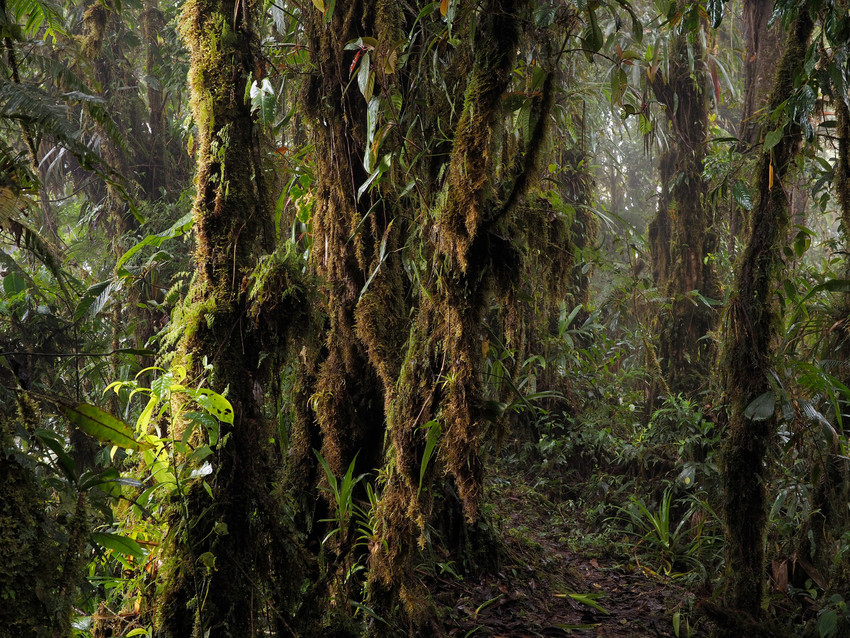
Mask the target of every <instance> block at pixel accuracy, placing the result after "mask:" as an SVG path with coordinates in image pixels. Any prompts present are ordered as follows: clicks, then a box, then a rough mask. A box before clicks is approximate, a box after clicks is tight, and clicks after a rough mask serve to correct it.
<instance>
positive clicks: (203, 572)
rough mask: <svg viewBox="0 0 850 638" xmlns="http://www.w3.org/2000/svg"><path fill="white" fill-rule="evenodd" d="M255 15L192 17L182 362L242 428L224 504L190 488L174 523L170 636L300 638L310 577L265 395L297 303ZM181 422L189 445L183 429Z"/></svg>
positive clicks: (185, 16)
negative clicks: (275, 210) (192, 143)
mask: <svg viewBox="0 0 850 638" xmlns="http://www.w3.org/2000/svg"><path fill="white" fill-rule="evenodd" d="M259 8H261V5H260V4H259V3H256V2H250V1H246V0H189V1H188V2H187V3H186V4H185V5H184V7H183V13H182V25H181V26H182V35H183V38H184V40H185V42H186V45H187V47H188V49H189V51H190V54H191V67H190V74H189V80H190V89H191V100H192V112H193V115H194V119H195V124H196V126H197V131H198V159H197V166H198V168H197V176H196V187H197V194H196V197H195V202H194V222H195V229H196V232H197V247H196V251H195V263H196V277H195V280H194V282H193V284H192V287H191V289H190V292H189V297H188V302H187V303H188V304H189V305H188V308H187V309H186V311H185V313H184V316H185V321H186V326H185V329H184V332H183V337H182V340H181V342H180V345H179V348H178V355H177V359H176V363H182V364H183V365H185V367H186V369H187V370H188V371H189V378H190V379H192V380H193V381H194V382H196V383H197V380H198V379H201V378H203V377H204V375H205V374H207V373H206V372H205V366H204V363H208V364H209V366H210V368H209V372H208V375H209V376H208V377H207V379H206V382H207V384H208V385H209V386H210V387H212V388H214V389H217V390H220V391H224V390H225V389H227V398H228V399H229V401H230V403H231V404H232V406H233V411H234V423H233V425H232V426H227V424H225V423H222V425H221V428H222V429H221V439H222V440H223V441H224V443H223V444H221V445H219V446H218V447H217V448H216V454H215V455H214V456H213V457H209V458H210V459H211V460H212V463H213V471H214V474H213V475H212V476H211V477H210V480H209V483H210V484H211V485H212V486H213V497H214V498H212V499H211V498H210V497H209V496H208V494H207V492H206V491H205V489H202V484H201V482H200V481H198V480H195V481H192V482H190V483H189V485H188V486H187V487H185V488H184V493H183V494H182V495H181V497H180V498H179V499H177V500H179V501H180V503H179V506H178V507H176V509H175V511H173V512H172V515H171V518H170V529H169V532H168V535H167V537H166V538H167V542H165V543H164V552H165V555H164V561H163V568H162V569H161V570H160V573H163V572H165V581H166V582H165V584H164V588H163V590H162V595H161V597H160V600H159V616H160V620H161V634H162V635H163V636H167V637H169V638H170V637H174V638H178V637H180V638H183V637H185V636H198V637H200V636H206V635H207V633H206V632H209V634H208V635H209V636H212V637H215V636H249V635H255V634H256V632H257V631H258V630H259V628H262V627H267V626H268V624H271V625H272V628H273V629H275V630H276V631H277V634H278V635H295V631H294V630H293V629H291V627H290V624H291V618H292V617H291V615H290V613H291V606H290V604H289V603H290V601H291V599H290V598H289V595H290V593H291V592H292V590H297V589H298V588H299V587H300V586H301V584H302V580H301V578H300V574H301V573H302V572H301V571H300V565H299V564H298V562H297V561H296V558H295V556H296V554H295V550H294V545H295V544H294V542H293V540H292V539H291V537H290V534H289V530H288V529H287V528H286V527H285V521H286V520H287V515H286V512H285V511H283V509H282V506H281V501H280V500H279V497H278V496H277V495H278V494H279V490H278V489H276V487H275V483H276V480H277V478H278V477H279V474H280V459H277V458H275V456H274V449H275V448H274V446H273V444H270V441H271V440H273V438H274V436H275V431H274V429H273V427H272V424H271V423H270V422H269V421H268V420H267V419H266V418H265V416H264V414H263V412H262V407H263V406H262V392H263V388H264V386H265V384H266V383H267V382H268V381H269V375H268V361H269V359H271V358H272V357H268V358H267V357H264V353H273V352H276V351H277V350H278V348H279V347H280V344H279V341H280V339H281V338H282V336H283V332H284V331H285V330H286V329H288V327H289V324H290V323H291V322H292V321H293V317H295V316H297V313H298V311H299V308H298V304H299V300H298V299H290V301H289V303H288V304H287V303H281V299H289V296H288V295H284V294H283V293H284V292H285V291H287V290H290V289H291V279H290V272H289V271H287V267H286V261H285V259H282V258H281V256H280V255H277V254H274V255H268V253H269V252H270V251H271V249H272V248H273V238H274V224H273V216H272V210H271V207H270V206H269V202H268V198H267V193H266V188H265V182H264V176H263V171H262V167H261V157H260V153H259V148H260V145H259V140H258V139H257V131H258V127H257V126H256V125H255V123H254V121H253V118H252V116H251V105H250V103H249V102H246V100H245V97H244V96H245V93H246V86H247V83H248V82H249V80H250V78H251V76H252V74H254V73H259V72H260V71H261V69H262V65H261V64H260V58H259V56H258V47H259V42H258V41H257V38H256V35H255V33H254V31H253V27H252V22H251V20H252V16H253V13H254V12H255V11H257V10H259ZM260 256H263V257H262V259H260V258H259V257H260ZM257 289H260V290H262V293H256V290H257ZM172 427H173V428H174V431H173V432H172V435H173V436H175V437H176V438H177V439H178V440H179V439H180V437H181V435H182V432H180V431H179V429H180V424H179V423H175V424H173V425H172ZM269 618H270V619H271V621H269V622H266V620H267V619H269Z"/></svg>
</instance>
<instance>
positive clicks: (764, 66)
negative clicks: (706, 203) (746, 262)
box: [729, 0, 782, 250]
mask: <svg viewBox="0 0 850 638" xmlns="http://www.w3.org/2000/svg"><path fill="white" fill-rule="evenodd" d="M772 13H773V2H772V1H771V0H745V2H744V36H745V38H746V42H747V49H746V53H745V56H746V57H745V58H744V104H743V108H742V110H741V125H740V127H739V130H738V139H739V140H740V142H739V144H738V150H739V151H740V152H742V153H745V152H748V151H749V150H750V149H752V148H753V146H755V145H756V144H757V143H758V141H759V138H760V135H761V125H760V123H759V122H760V121H761V118H762V116H763V115H764V109H765V107H766V106H767V102H768V99H769V98H770V91H771V88H772V82H773V75H774V69H775V65H776V60H778V59H779V56H780V54H781V53H782V38H781V28H780V27H779V25H778V24H775V25H773V26H768V23H769V22H770V16H771V14H772ZM744 224H745V219H744V216H743V214H742V211H741V210H740V209H739V208H738V207H733V208H732V212H731V218H730V219H729V239H730V246H732V247H733V250H734V247H735V244H736V242H738V241H740V240H741V237H742V235H743V234H744V231H745V230H746V229H745V228H744Z"/></svg>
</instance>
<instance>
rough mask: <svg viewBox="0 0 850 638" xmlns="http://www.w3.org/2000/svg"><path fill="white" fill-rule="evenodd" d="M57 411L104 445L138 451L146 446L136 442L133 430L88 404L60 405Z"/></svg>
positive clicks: (119, 420) (146, 445)
mask: <svg viewBox="0 0 850 638" xmlns="http://www.w3.org/2000/svg"><path fill="white" fill-rule="evenodd" d="M59 410H60V411H61V412H62V414H64V415H65V417H66V418H67V419H68V420H69V421H70V422H71V423H73V424H74V425H76V426H77V427H78V428H80V429H81V430H82V431H83V432H85V433H86V434H88V435H89V436H92V437H94V438H96V439H97V440H98V441H103V442H104V443H111V444H112V445H117V446H118V447H123V448H126V449H130V450H140V449H142V448H144V447H148V444H146V443H141V442H139V441H137V440H136V438H135V436H134V435H133V428H131V427H130V426H129V425H127V424H126V423H124V421H122V420H121V419H116V418H115V417H114V416H112V415H111V414H109V413H108V412H104V411H103V410H101V409H100V408H99V407H97V406H95V405H91V404H90V403H80V404H78V405H71V404H67V405H61V406H60V407H59Z"/></svg>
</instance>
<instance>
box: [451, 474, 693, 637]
mask: <svg viewBox="0 0 850 638" xmlns="http://www.w3.org/2000/svg"><path fill="white" fill-rule="evenodd" d="M533 480H534V479H533V477H527V476H526V477H523V476H510V477H508V476H504V475H502V476H500V475H496V476H493V477H491V478H490V486H489V489H488V502H489V503H490V505H489V508H490V512H489V514H490V516H489V517H488V518H489V519H490V520H491V521H493V523H494V524H495V525H496V526H497V527H498V529H497V530H496V532H497V536H498V537H499V538H501V539H503V540H502V544H503V547H502V550H503V551H502V560H501V564H500V566H499V569H498V571H497V572H496V573H492V574H485V575H482V576H480V577H478V578H474V577H467V578H465V579H458V578H456V577H454V576H453V575H450V574H444V575H443V576H441V577H438V578H437V580H438V581H439V582H438V583H435V585H436V586H437V587H436V589H437V591H439V592H441V593H439V594H437V595H436V599H437V602H438V604H439V605H440V606H441V607H442V614H443V619H444V627H445V629H446V633H447V634H448V635H449V636H459V637H462V638H466V637H472V636H475V637H477V638H483V637H485V636H488V637H493V638H500V637H503V638H508V637H511V638H514V637H517V638H518V637H526V636H527V637H538V636H545V637H556V636H611V637H613V638H620V637H627V636H628V637H631V638H641V637H644V636H649V637H656V636H677V635H678V636H688V635H691V636H696V635H699V633H700V632H697V631H694V628H693V627H687V625H686V622H687V620H686V617H687V615H688V611H689V610H690V609H691V608H692V607H693V604H694V595H693V594H692V593H689V592H688V591H686V590H685V589H684V588H683V587H681V586H679V585H678V584H677V583H676V582H675V581H674V579H671V578H667V577H663V576H661V575H659V574H656V573H655V572H653V571H651V570H649V569H648V568H646V567H642V566H641V565H639V563H638V561H637V560H636V559H635V558H634V557H631V558H630V557H623V556H619V557H618V556H616V553H615V552H614V551H613V550H612V549H611V548H610V547H607V548H606V547H605V546H604V545H603V543H600V542H598V541H597V542H593V541H591V542H588V541H587V538H588V537H590V536H592V533H590V532H588V531H587V530H585V529H583V528H584V524H583V521H582V519H581V515H580V513H579V512H578V511H577V509H574V507H573V506H572V504H571V503H570V502H569V501H566V502H563V503H562V502H558V499H552V498H549V497H547V495H546V494H545V487H535V486H534V485H532V484H531V483H532V481H533ZM550 496H551V495H550ZM677 612H680V613H679V614H677ZM674 614H677V615H678V616H679V619H680V622H681V625H680V627H679V633H678V634H677V633H676V631H675V630H674ZM689 629H690V631H689Z"/></svg>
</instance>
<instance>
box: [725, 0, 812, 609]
mask: <svg viewBox="0 0 850 638" xmlns="http://www.w3.org/2000/svg"><path fill="white" fill-rule="evenodd" d="M812 30H813V21H812V18H811V16H810V15H809V9H808V6H807V5H803V6H802V7H800V8H799V11H798V15H797V17H796V19H795V20H794V22H793V24H792V26H791V30H790V32H789V35H788V40H787V44H786V47H785V52H784V53H783V55H782V57H781V59H780V60H779V64H778V66H777V72H776V77H775V80H774V85H773V90H772V92H771V97H770V101H769V104H768V109H769V110H770V111H771V112H772V111H774V110H776V109H778V108H780V107H781V106H782V104H783V103H784V102H785V100H787V99H788V96H789V95H792V94H793V92H794V90H795V88H796V86H797V85H796V80H797V78H798V77H800V76H801V75H802V72H803V62H804V60H805V57H806V50H807V48H808V43H809V38H810V37H811V34H812ZM801 140H802V131H801V128H800V126H799V125H798V123H796V122H794V121H789V122H787V123H785V124H784V126H783V128H782V129H781V137H779V139H778V140H777V139H771V140H765V143H764V146H763V147H762V152H761V156H760V160H759V165H758V171H757V173H756V180H757V188H758V192H757V199H756V203H755V207H754V208H753V211H752V216H751V220H750V228H749V232H748V235H747V246H746V249H745V251H744V253H743V254H742V256H741V259H740V262H739V264H738V267H737V270H736V275H735V287H734V291H733V295H732V298H731V299H730V302H729V306H728V308H727V311H726V331H725V340H724V349H723V357H722V364H721V370H722V374H723V388H724V396H725V399H726V401H727V402H728V405H729V413H730V415H729V425H728V440H727V442H726V446H725V451H724V456H723V467H722V476H723V490H724V495H723V498H724V521H725V526H726V546H725V554H726V603H727V605H728V606H729V607H732V608H734V609H738V610H741V611H743V612H745V613H747V614H749V615H750V616H752V617H753V618H758V617H759V615H760V614H761V603H762V596H763V593H764V576H765V558H764V534H765V525H766V522H767V504H766V476H765V471H766V468H765V462H766V457H767V453H768V450H769V449H770V445H771V444H772V442H773V440H774V435H775V430H776V420H775V416H774V403H773V398H772V397H773V390H772V388H771V385H770V380H769V374H770V371H771V369H772V367H773V365H772V357H773V349H772V348H773V346H772V342H773V339H774V338H775V337H776V334H777V329H778V326H779V314H778V310H777V307H776V304H775V301H774V294H773V291H774V286H775V283H776V281H777V275H778V272H779V270H780V269H781V267H782V261H781V258H780V254H781V250H780V248H781V246H782V243H783V242H784V240H785V233H786V231H787V228H788V220H789V212H788V194H787V192H786V188H787V187H788V182H787V180H788V176H789V175H790V171H791V170H792V168H793V163H794V159H795V157H796V155H797V153H798V151H799V148H800V143H801ZM768 141H769V142H770V144H768ZM774 142H775V143H774Z"/></svg>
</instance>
